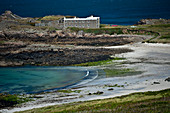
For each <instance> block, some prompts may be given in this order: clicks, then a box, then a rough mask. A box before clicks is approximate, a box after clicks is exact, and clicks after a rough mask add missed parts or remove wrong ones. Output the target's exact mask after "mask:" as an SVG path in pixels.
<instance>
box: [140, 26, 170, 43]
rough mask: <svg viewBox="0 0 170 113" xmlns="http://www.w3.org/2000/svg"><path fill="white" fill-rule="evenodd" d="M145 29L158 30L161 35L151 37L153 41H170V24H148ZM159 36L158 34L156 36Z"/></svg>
mask: <svg viewBox="0 0 170 113" xmlns="http://www.w3.org/2000/svg"><path fill="white" fill-rule="evenodd" d="M143 29H145V30H150V31H154V32H158V33H159V34H160V35H161V36H160V38H158V39H154V38H153V39H150V40H147V41H146V42H151V43H170V24H159V25H147V26H145V27H144V28H143ZM155 37H157V36H155Z"/></svg>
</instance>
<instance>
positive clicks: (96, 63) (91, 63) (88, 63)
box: [73, 57, 125, 66]
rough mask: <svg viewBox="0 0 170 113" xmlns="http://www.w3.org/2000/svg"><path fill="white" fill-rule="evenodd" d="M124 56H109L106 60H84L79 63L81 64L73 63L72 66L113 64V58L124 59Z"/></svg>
mask: <svg viewBox="0 0 170 113" xmlns="http://www.w3.org/2000/svg"><path fill="white" fill-rule="evenodd" d="M124 59H125V58H119V57H115V58H111V59H108V60H102V61H96V62H86V63H81V64H74V65H73V66H100V65H107V64H113V63H114V62H112V61H113V60H124Z"/></svg>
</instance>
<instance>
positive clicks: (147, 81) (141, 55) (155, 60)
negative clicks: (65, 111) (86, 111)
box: [1, 43, 170, 112]
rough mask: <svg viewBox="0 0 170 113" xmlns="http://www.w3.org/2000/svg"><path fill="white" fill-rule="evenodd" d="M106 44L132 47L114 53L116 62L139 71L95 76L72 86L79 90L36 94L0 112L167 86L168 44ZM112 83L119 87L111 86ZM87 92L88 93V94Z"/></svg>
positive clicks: (157, 89)
mask: <svg viewBox="0 0 170 113" xmlns="http://www.w3.org/2000/svg"><path fill="white" fill-rule="evenodd" d="M106 48H130V49H132V50H134V51H133V52H129V53H123V54H116V55H115V56H116V57H124V58H126V59H125V60H121V61H120V60H119V61H117V62H123V64H122V66H123V67H124V68H132V69H135V70H136V71H141V72H142V73H139V74H137V75H134V76H123V77H110V78H98V79H95V80H93V81H91V82H89V83H86V84H84V85H82V84H81V87H79V88H77V89H72V90H73V91H74V90H81V92H80V93H75V92H72V93H69V94H67V95H65V96H61V95H63V94H62V93H59V92H52V93H45V94H39V95H37V96H41V97H42V98H40V99H37V100H36V101H32V102H28V103H26V104H23V105H22V106H18V107H15V108H13V109H10V110H7V109H6V110H5V109H4V110H1V112H15V111H23V110H28V109H33V108H40V107H44V106H49V105H57V104H63V103H70V102H78V101H87V100H95V99H105V98H112V97H116V96H122V95H127V94H130V93H135V92H146V91H159V90H163V89H169V88H170V82H168V81H165V79H166V78H168V77H170V44H145V43H135V44H129V45H124V46H113V47H106ZM98 68H100V67H98ZM115 84H117V85H119V86H120V87H114V85H115ZM122 85H123V86H122ZM108 86H109V87H108ZM110 86H112V87H110ZM110 88H113V90H108V89H110ZM98 91H100V92H103V94H101V95H94V94H93V93H95V92H98ZM89 93H91V94H92V95H89Z"/></svg>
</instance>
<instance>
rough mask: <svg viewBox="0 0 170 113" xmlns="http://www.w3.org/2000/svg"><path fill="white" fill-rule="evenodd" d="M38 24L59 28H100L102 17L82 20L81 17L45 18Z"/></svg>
mask: <svg viewBox="0 0 170 113" xmlns="http://www.w3.org/2000/svg"><path fill="white" fill-rule="evenodd" d="M36 26H50V27H55V28H57V29H63V28H67V27H78V28H99V27H100V19H99V18H98V19H97V20H95V19H91V20H90V19H87V20H81V19H79V20H78V19H75V20H74V19H72V20H67V19H66V20H64V18H62V19H60V20H53V21H49V20H47V21H46V20H45V21H44V20H43V21H41V23H38V24H36Z"/></svg>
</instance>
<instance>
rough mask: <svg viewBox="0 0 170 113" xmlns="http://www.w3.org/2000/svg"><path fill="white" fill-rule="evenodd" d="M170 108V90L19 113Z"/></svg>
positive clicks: (139, 110) (134, 110) (94, 112)
mask: <svg viewBox="0 0 170 113" xmlns="http://www.w3.org/2000/svg"><path fill="white" fill-rule="evenodd" d="M169 107H170V89H166V90H162V91H155V92H152V91H149V92H142V93H133V94H130V95H125V96H121V97H115V98H109V99H103V100H93V101H86V102H75V103H69V104H63V105H55V106H48V107H43V108H37V109H32V110H28V111H22V112H18V113H67V112H91V113H96V112H98V113H103V112H119V113H120V112H129V113H131V112H161V113H168V112H170V110H169Z"/></svg>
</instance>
